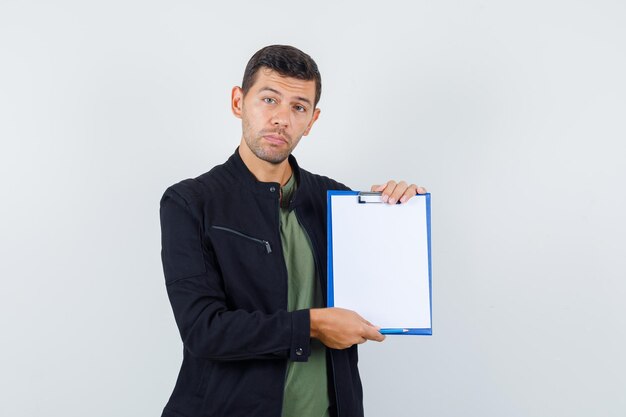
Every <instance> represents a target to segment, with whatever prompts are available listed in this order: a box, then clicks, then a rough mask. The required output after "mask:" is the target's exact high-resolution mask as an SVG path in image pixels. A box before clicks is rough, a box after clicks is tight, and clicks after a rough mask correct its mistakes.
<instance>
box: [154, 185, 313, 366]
mask: <svg viewBox="0 0 626 417" xmlns="http://www.w3.org/2000/svg"><path fill="white" fill-rule="evenodd" d="M173 187H175V186H172V187H170V188H168V189H167V190H166V191H165V193H164V194H163V197H162V199H161V203H160V218H161V245H162V249H161V259H162V262H163V271H164V275H165V282H166V286H167V293H168V297H169V300H170V303H171V305H172V309H173V311H174V317H175V320H176V324H177V326H178V329H179V332H180V335H181V338H182V341H183V344H184V346H185V348H186V349H188V350H189V351H190V353H192V354H193V355H194V356H197V357H203V358H207V359H212V360H244V359H278V358H283V359H289V360H292V361H299V362H305V361H307V360H308V357H309V356H310V327H311V325H310V312H309V310H308V309H306V310H297V311H293V312H287V311H277V312H275V313H273V314H266V313H262V312H260V311H244V310H229V309H228V308H227V305H226V296H225V293H224V288H223V284H222V279H221V274H220V271H219V267H218V266H217V265H216V263H215V261H214V254H213V253H212V251H211V249H210V248H208V247H207V246H206V245H204V244H203V239H202V235H203V234H202V231H201V222H200V220H199V218H198V215H194V214H192V213H193V212H194V210H192V209H191V208H190V205H189V201H188V200H189V198H184V197H183V196H182V195H181V193H178V192H177V191H176V190H175V189H174V188H173ZM195 211H196V212H197V210H195Z"/></svg>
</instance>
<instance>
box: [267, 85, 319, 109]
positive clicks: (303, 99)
mask: <svg viewBox="0 0 626 417" xmlns="http://www.w3.org/2000/svg"><path fill="white" fill-rule="evenodd" d="M261 91H271V92H272V93H274V94H276V95H277V96H280V97H282V96H283V93H281V92H280V91H278V90H276V89H274V88H272V87H263V88H261V89H260V90H259V92H261ZM296 99H298V100H299V101H304V102H305V103H307V104H308V105H309V106H311V105H312V103H311V100H309V99H308V98H306V97H300V96H298V97H296Z"/></svg>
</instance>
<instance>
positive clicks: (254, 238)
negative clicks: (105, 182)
mask: <svg viewBox="0 0 626 417" xmlns="http://www.w3.org/2000/svg"><path fill="white" fill-rule="evenodd" d="M289 163H290V164H291V166H292V169H293V172H294V175H295V176H296V180H297V182H298V188H297V190H296V191H295V193H294V195H293V196H292V199H291V201H290V202H289V210H295V213H296V216H297V218H298V221H299V222H300V224H301V225H302V227H303V228H304V230H305V232H306V233H307V235H308V237H309V239H310V241H311V245H312V249H313V255H314V259H315V266H316V272H317V276H318V277H319V279H320V281H321V282H320V284H321V288H322V293H323V294H324V297H325V296H326V246H327V245H326V198H327V197H326V191H327V190H347V189H348V188H347V187H346V186H345V185H343V184H341V183H339V182H336V181H334V180H332V179H330V178H327V177H324V176H320V175H315V174H312V173H310V172H307V171H306V170H304V169H301V168H300V167H299V166H298V164H297V162H296V159H295V158H294V157H293V156H289ZM279 191H280V184H279V183H274V182H260V181H257V179H256V178H255V177H254V175H253V174H252V173H251V172H250V171H249V170H248V168H247V167H246V165H245V164H244V162H243V160H242V159H241V157H240V155H239V148H237V150H236V151H235V153H234V154H233V155H232V156H231V157H230V158H229V159H228V160H227V161H226V162H225V163H224V164H222V165H218V166H216V167H214V168H213V169H211V170H210V171H209V172H207V173H205V174H202V175H200V176H198V177H196V178H193V179H186V180H183V181H181V182H178V183H176V184H174V185H172V186H170V187H169V188H167V190H166V191H165V193H164V194H163V197H162V198H161V202H160V217H161V237H162V242H161V243H162V250H161V258H162V262H163V271H164V275H165V282H166V288H167V293H168V297H169V300H170V303H171V306H172V309H173V311H174V317H175V320H176V325H177V327H178V330H179V332H180V336H181V338H182V341H183V362H182V365H181V369H180V372H179V375H178V379H177V381H176V385H175V387H174V390H173V392H172V394H171V396H170V399H169V401H168V402H167V404H166V406H165V408H164V410H163V414H162V417H252V416H255V417H280V416H281V411H282V400H283V390H284V383H285V373H286V368H287V361H307V360H308V357H309V355H310V314H309V310H308V309H305V310H297V311H291V312H289V311H287V268H286V265H285V261H284V258H283V253H282V245H281V241H280V232H279V227H280V226H279V194H280V192H279ZM327 359H328V360H327V365H328V375H329V398H330V401H331V405H332V406H331V412H332V414H333V415H335V416H338V417H361V416H363V390H362V386H361V380H360V376H359V371H358V368H357V361H358V356H357V346H356V345H355V346H352V347H350V348H348V349H344V350H335V349H330V348H328V349H327Z"/></svg>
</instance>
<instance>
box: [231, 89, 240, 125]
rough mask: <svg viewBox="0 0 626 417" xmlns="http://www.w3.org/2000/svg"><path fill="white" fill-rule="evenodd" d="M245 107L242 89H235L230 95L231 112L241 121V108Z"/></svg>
mask: <svg viewBox="0 0 626 417" xmlns="http://www.w3.org/2000/svg"><path fill="white" fill-rule="evenodd" d="M242 105H243V90H242V89H241V87H237V86H235V87H233V90H232V91H231V93H230V110H231V111H232V112H233V114H234V115H235V117H237V118H239V119H241V107H242Z"/></svg>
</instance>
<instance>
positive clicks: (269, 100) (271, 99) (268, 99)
mask: <svg viewBox="0 0 626 417" xmlns="http://www.w3.org/2000/svg"><path fill="white" fill-rule="evenodd" d="M263 101H264V102H266V103H267V104H274V103H276V100H274V99H273V98H270V97H265V98H264V99H263Z"/></svg>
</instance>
